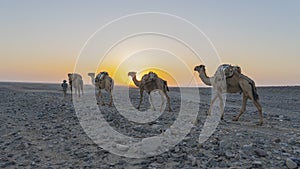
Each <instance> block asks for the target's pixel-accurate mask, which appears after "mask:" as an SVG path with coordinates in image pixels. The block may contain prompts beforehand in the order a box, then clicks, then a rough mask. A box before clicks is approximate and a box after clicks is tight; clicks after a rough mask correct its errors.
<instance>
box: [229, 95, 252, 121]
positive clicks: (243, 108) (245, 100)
mask: <svg viewBox="0 0 300 169" xmlns="http://www.w3.org/2000/svg"><path fill="white" fill-rule="evenodd" d="M247 100H248V97H247V96H246V95H245V93H243V101H242V108H241V111H240V114H238V116H236V117H235V118H233V119H232V120H233V121H238V120H239V118H240V117H241V115H242V114H243V113H244V112H245V111H246V105H247Z"/></svg>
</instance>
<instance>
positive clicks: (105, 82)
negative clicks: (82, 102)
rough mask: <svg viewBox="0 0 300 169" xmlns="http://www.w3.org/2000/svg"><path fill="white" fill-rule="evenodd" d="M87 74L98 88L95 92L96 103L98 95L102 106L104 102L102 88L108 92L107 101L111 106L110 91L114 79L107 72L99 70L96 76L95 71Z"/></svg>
mask: <svg viewBox="0 0 300 169" xmlns="http://www.w3.org/2000/svg"><path fill="white" fill-rule="evenodd" d="M88 76H90V77H91V81H92V84H93V85H94V86H95V87H96V89H97V90H98V93H97V104H99V102H98V98H99V96H100V97H101V102H102V103H101V105H102V106H104V105H105V102H104V99H103V95H102V93H101V90H102V89H104V90H105V91H106V92H108V93H109V97H110V101H109V106H112V101H113V98H112V91H113V88H114V80H113V79H112V78H111V77H110V76H109V74H108V73H107V72H100V73H99V74H98V75H97V76H96V77H95V73H88Z"/></svg>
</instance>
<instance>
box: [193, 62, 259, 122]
mask: <svg viewBox="0 0 300 169" xmlns="http://www.w3.org/2000/svg"><path fill="white" fill-rule="evenodd" d="M194 70H195V71H198V72H199V77H200V79H201V80H202V82H203V83H204V84H206V85H208V86H213V88H214V89H216V92H217V94H216V96H215V97H214V98H213V99H212V101H211V106H210V108H209V111H208V113H209V114H210V111H211V107H212V105H213V103H214V102H215V100H216V99H217V97H218V98H219V99H220V107H221V110H222V116H221V118H222V119H223V115H224V108H223V100H222V97H221V94H222V93H239V92H240V93H242V95H243V96H242V97H243V101H242V108H241V111H240V113H239V114H238V116H237V117H236V118H234V119H233V120H234V121H238V120H239V118H240V116H241V115H242V114H243V113H244V112H245V111H246V104H247V100H248V99H250V100H252V101H253V103H254V105H255V106H256V108H257V110H258V113H259V118H260V119H259V125H262V124H263V117H262V107H261V105H260V103H259V98H258V94H257V91H256V87H255V83H254V81H253V80H252V79H250V78H249V77H247V76H245V75H243V74H242V73H241V68H240V67H239V66H232V65H229V64H223V65H220V66H219V67H218V69H217V71H216V73H215V75H214V76H213V77H208V76H207V74H206V72H205V66H204V65H199V66H196V67H195V68H194ZM222 78H223V79H222ZM224 78H226V80H224ZM222 82H223V84H222Z"/></svg>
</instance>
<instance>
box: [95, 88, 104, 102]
mask: <svg viewBox="0 0 300 169" xmlns="http://www.w3.org/2000/svg"><path fill="white" fill-rule="evenodd" d="M98 96H100V99H101V105H102V106H104V105H105V103H104V99H103V95H102V93H101V89H99V91H98ZM97 104H99V101H98V102H97Z"/></svg>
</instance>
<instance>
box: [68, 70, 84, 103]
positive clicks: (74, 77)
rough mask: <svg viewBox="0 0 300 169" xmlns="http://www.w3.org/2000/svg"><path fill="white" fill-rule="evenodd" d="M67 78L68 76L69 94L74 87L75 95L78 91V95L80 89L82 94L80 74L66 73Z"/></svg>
mask: <svg viewBox="0 0 300 169" xmlns="http://www.w3.org/2000/svg"><path fill="white" fill-rule="evenodd" d="M68 78H69V85H70V89H71V94H72V88H73V87H74V88H75V95H77V92H78V97H80V90H81V93H82V94H83V80H82V76H81V75H80V74H78V73H68Z"/></svg>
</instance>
